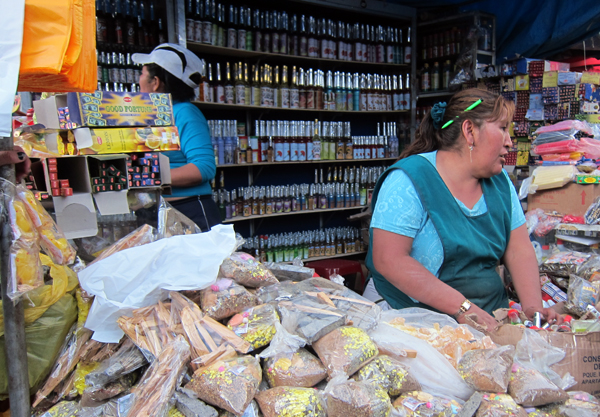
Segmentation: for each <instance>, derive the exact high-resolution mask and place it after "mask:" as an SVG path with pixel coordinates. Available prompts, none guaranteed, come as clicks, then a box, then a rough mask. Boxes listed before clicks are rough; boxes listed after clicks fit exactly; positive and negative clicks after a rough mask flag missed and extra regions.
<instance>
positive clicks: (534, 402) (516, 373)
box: [508, 362, 569, 407]
mask: <svg viewBox="0 0 600 417" xmlns="http://www.w3.org/2000/svg"><path fill="white" fill-rule="evenodd" d="M508 393H509V394H510V396H511V397H513V398H514V400H515V401H516V402H517V404H520V405H522V406H524V407H538V406H540V405H546V404H550V403H554V402H559V401H565V400H567V399H568V398H569V396H568V395H567V393H566V392H565V391H563V390H562V389H560V388H559V387H557V386H556V385H555V384H553V383H552V382H551V381H550V380H549V379H548V378H546V377H545V376H544V375H542V373H541V372H539V371H537V370H536V369H534V368H529V367H524V366H522V365H521V364H519V363H518V362H515V363H514V364H513V367H512V374H511V377H510V382H509V384H508Z"/></svg>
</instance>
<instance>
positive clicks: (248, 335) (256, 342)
mask: <svg viewBox="0 0 600 417" xmlns="http://www.w3.org/2000/svg"><path fill="white" fill-rule="evenodd" d="M275 322H279V315H278V314H277V311H275V307H273V306H272V305H271V304H261V305H259V306H256V307H251V308H249V309H247V310H244V311H242V312H241V313H238V314H236V315H235V316H233V317H231V319H229V322H228V323H227V327H229V328H230V329H231V330H233V332H234V333H235V334H237V335H238V336H239V337H241V338H242V339H244V340H245V341H247V342H249V343H250V344H251V345H252V347H253V348H254V349H258V348H260V347H263V346H266V345H268V344H269V343H270V342H271V340H272V339H273V336H275V332H276V328H275Z"/></svg>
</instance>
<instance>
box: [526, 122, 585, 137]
mask: <svg viewBox="0 0 600 417" xmlns="http://www.w3.org/2000/svg"><path fill="white" fill-rule="evenodd" d="M570 129H574V130H580V131H582V132H583V133H585V134H587V135H590V136H591V135H593V134H594V132H593V129H592V127H591V126H590V125H589V124H588V123H587V122H584V121H582V120H563V121H562V122H558V123H554V124H551V125H550V124H549V125H545V126H541V127H539V128H538V129H537V130H536V131H535V132H534V135H540V134H542V133H549V132H557V131H564V130H570Z"/></svg>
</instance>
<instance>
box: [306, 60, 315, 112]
mask: <svg viewBox="0 0 600 417" xmlns="http://www.w3.org/2000/svg"><path fill="white" fill-rule="evenodd" d="M305 79H306V88H305V90H306V108H307V109H316V102H315V85H314V73H313V69H312V68H309V69H308V70H307V71H306V77H305Z"/></svg>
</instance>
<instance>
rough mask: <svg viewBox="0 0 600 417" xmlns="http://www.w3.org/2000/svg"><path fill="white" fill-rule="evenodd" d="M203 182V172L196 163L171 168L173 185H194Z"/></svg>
mask: <svg viewBox="0 0 600 417" xmlns="http://www.w3.org/2000/svg"><path fill="white" fill-rule="evenodd" d="M201 183H202V174H201V173H200V170H199V169H198V167H197V166H196V165H195V164H191V163H190V164H185V165H184V166H181V167H179V168H173V169H171V185H172V186H174V187H193V186H194V185H198V184H201Z"/></svg>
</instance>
